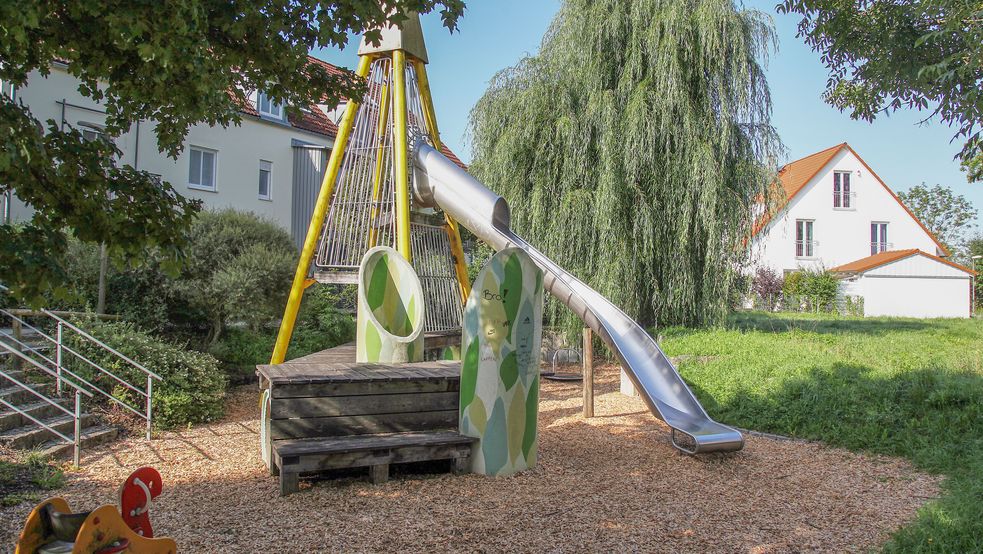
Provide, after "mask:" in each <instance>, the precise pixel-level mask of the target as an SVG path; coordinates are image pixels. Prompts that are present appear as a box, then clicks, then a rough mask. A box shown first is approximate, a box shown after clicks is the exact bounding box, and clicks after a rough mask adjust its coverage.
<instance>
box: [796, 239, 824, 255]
mask: <svg viewBox="0 0 983 554" xmlns="http://www.w3.org/2000/svg"><path fill="white" fill-rule="evenodd" d="M818 247H819V241H815V240H797V241H795V257H796V258H814V257H815V256H816V250H817V248H818Z"/></svg>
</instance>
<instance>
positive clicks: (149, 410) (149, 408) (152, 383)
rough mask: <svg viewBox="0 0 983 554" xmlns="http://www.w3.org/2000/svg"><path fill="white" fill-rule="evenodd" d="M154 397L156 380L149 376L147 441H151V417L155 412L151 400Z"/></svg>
mask: <svg viewBox="0 0 983 554" xmlns="http://www.w3.org/2000/svg"><path fill="white" fill-rule="evenodd" d="M153 395H154V380H153V379H151V378H150V376H149V375H147V440H148V441H149V440H150V427H151V423H152V419H151V417H152V414H153V411H152V409H151V406H152V404H151V400H152V398H153Z"/></svg>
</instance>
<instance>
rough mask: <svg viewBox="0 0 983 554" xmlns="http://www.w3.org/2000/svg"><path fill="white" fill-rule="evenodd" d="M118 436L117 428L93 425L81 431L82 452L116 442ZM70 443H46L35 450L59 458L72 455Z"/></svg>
mask: <svg viewBox="0 0 983 554" xmlns="http://www.w3.org/2000/svg"><path fill="white" fill-rule="evenodd" d="M118 436H119V428H118V427H113V426H111V425H93V426H91V427H87V428H85V429H83V430H82V438H81V440H80V442H81V444H82V452H85V450H86V449H87V448H92V447H94V446H98V445H100V444H106V443H107V442H112V441H114V440H116V438H117V437H118ZM73 448H74V447H73V445H72V443H66V442H59V441H48V442H46V443H44V444H41V445H39V446H38V447H37V448H36V449H37V450H38V451H40V452H41V453H42V454H44V455H45V456H50V457H52V458H61V457H66V456H71V455H72V450H73Z"/></svg>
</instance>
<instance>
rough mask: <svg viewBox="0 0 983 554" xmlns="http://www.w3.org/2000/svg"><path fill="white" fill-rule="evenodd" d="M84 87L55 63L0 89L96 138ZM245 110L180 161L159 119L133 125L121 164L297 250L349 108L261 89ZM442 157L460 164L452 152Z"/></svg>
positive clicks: (202, 131)
mask: <svg viewBox="0 0 983 554" xmlns="http://www.w3.org/2000/svg"><path fill="white" fill-rule="evenodd" d="M309 59H310V62H311V63H313V64H319V65H321V66H323V67H324V68H325V69H327V70H328V71H329V72H331V71H338V69H337V68H336V67H335V66H333V65H331V64H328V63H327V62H323V61H321V60H318V59H316V58H314V57H309ZM78 87H79V81H78V80H77V79H76V78H75V77H73V76H72V75H70V74H69V73H68V72H67V71H66V70H65V66H64V65H62V64H57V63H56V64H53V65H52V67H51V73H50V74H49V75H48V76H47V77H44V76H42V75H40V74H39V73H37V72H35V73H33V74H31V75H30V76H29V78H28V81H27V83H26V84H25V85H24V86H23V87H18V88H17V89H14V88H13V87H11V86H10V85H9V83H6V84H5V83H2V82H0V91H2V92H5V93H7V94H8V95H12V96H14V97H15V98H16V99H17V100H19V101H22V102H24V104H25V105H27V106H28V107H29V108H30V110H31V112H32V113H33V114H34V117H35V118H37V119H38V120H39V121H41V122H42V123H45V122H47V121H48V120H52V121H54V122H55V123H56V124H57V125H60V126H61V127H63V128H64V127H66V126H72V127H75V128H76V129H79V130H80V131H82V132H83V133H86V134H90V135H91V136H97V134H98V133H99V132H100V131H101V130H102V129H103V128H104V124H105V117H106V116H105V110H104V109H103V108H102V106H100V104H99V103H97V102H94V101H93V100H92V99H90V98H89V97H87V96H84V95H82V94H81V93H80V92H79V91H78ZM241 111H242V124H241V125H239V126H232V127H228V128H225V127H211V126H208V125H195V126H193V127H191V128H190V129H189V131H188V135H187V137H186V139H185V148H184V150H183V151H182V152H181V154H180V155H179V156H178V158H177V159H176V160H175V159H171V158H169V157H167V156H166V155H164V154H161V153H160V152H159V151H158V148H157V141H156V136H155V134H154V122H153V121H142V122H139V123H137V124H134V125H133V127H132V128H130V129H129V131H128V132H127V133H125V134H123V135H122V136H120V137H119V138H117V139H116V140H115V143H116V146H117V147H118V148H119V149H120V150H121V151H122V157H121V158H120V159H119V163H120V164H128V165H131V166H133V167H134V168H135V169H138V170H143V171H148V172H150V173H153V174H156V175H159V176H160V177H161V178H162V179H163V180H165V181H168V182H170V183H171V186H173V187H174V189H175V190H177V192H178V193H179V194H182V195H184V196H186V197H189V198H197V199H200V200H201V201H202V202H203V204H204V207H205V208H206V209H222V208H234V209H236V210H240V211H247V212H253V213H256V214H258V215H260V216H263V217H266V218H268V219H271V220H273V221H275V222H277V223H278V224H280V225H281V226H282V227H283V228H284V229H287V230H289V231H290V232H291V234H292V236H293V237H294V240H295V242H296V243H297V244H298V246H299V245H300V243H301V242H303V240H304V236H305V235H306V233H307V226H308V225H309V223H310V217H311V213H312V212H313V210H314V201H315V199H316V197H317V193H318V190H319V189H320V185H321V179H322V177H323V174H324V166H325V164H326V163H327V158H328V155H329V154H330V148H331V146H332V145H333V144H334V138H335V136H336V134H337V131H338V128H337V125H336V121H337V119H338V118H339V117H340V114H341V113H342V112H343V109H342V108H341V107H338V106H328V105H324V104H321V105H311V106H307V107H303V108H301V113H300V114H298V115H288V114H287V112H286V110H284V108H283V106H279V105H277V104H276V103H274V102H271V101H270V100H269V99H268V98H266V97H265V95H264V94H263V93H262V92H261V91H260V92H253V93H252V94H251V95H250V96H249V103H247V104H246V105H243V106H241ZM444 153H445V154H448V155H449V156H451V157H452V159H454V160H455V161H457V162H459V163H460V161H459V160H457V158H456V157H453V154H451V153H450V152H449V151H447V150H446V149H445V150H444ZM4 208H5V211H7V210H9V216H10V219H11V220H12V221H15V222H16V221H20V220H24V219H27V218H29V217H30V216H31V212H32V210H31V208H30V206H26V205H25V204H24V203H23V202H20V201H18V200H17V199H16V198H13V199H11V200H10V201H9V207H8V206H4Z"/></svg>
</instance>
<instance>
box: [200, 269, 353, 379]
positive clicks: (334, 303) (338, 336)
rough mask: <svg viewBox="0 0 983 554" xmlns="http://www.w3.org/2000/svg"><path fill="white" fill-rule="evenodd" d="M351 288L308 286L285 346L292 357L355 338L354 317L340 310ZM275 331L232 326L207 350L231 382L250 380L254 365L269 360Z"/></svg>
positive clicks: (348, 301) (350, 295) (344, 304)
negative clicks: (220, 365)
mask: <svg viewBox="0 0 983 554" xmlns="http://www.w3.org/2000/svg"><path fill="white" fill-rule="evenodd" d="M353 292H354V288H353V287H345V288H344V289H341V290H340V291H338V290H337V289H333V288H332V287H327V286H314V287H311V288H310V289H308V290H307V292H306V293H305V294H304V301H303V304H302V305H301V310H300V314H299V315H298V317H297V324H296V325H295V327H294V332H293V336H292V337H291V340H290V347H289V348H288V350H287V353H288V355H289V357H290V358H291V359H293V358H299V357H301V356H306V355H308V354H313V353H314V352H320V351H321V350H325V349H327V348H332V347H334V346H338V345H339V344H345V343H347V342H351V341H353V340H355V320H354V319H353V318H352V316H351V315H350V314H348V313H345V311H343V309H344V308H345V307H347V306H349V305H353V304H352V303H353V302H354V294H353ZM349 297H350V298H349ZM352 309H354V308H352ZM277 331H278V329H277V328H271V327H266V328H263V329H260V330H255V329H251V328H248V327H233V328H230V329H228V330H227V331H226V332H225V333H224V334H223V336H222V338H221V339H220V340H219V341H218V342H217V343H215V344H214V345H212V347H211V348H210V349H209V352H210V353H211V354H212V355H213V356H215V357H216V358H218V359H219V360H221V362H222V367H223V369H224V370H225V371H226V373H227V374H228V376H229V379H230V381H231V382H232V383H236V384H238V383H245V382H249V381H252V380H253V376H254V375H255V371H256V366H257V365H260V364H265V363H269V361H270V355H271V354H272V353H273V345H274V343H275V342H276V335H277Z"/></svg>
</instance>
